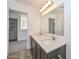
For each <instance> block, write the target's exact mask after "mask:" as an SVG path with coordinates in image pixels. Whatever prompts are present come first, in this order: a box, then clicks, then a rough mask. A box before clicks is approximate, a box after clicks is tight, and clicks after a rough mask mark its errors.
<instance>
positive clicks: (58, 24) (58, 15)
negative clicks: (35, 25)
mask: <svg viewBox="0 0 79 59" xmlns="http://www.w3.org/2000/svg"><path fill="white" fill-rule="evenodd" d="M49 17H51V18H54V19H55V34H57V35H64V32H63V31H64V29H63V27H64V23H63V22H64V11H63V10H62V12H61V11H59V12H58V11H57V12H54V11H52V12H51V13H48V14H47V15H44V16H41V22H40V25H41V31H43V32H49Z"/></svg>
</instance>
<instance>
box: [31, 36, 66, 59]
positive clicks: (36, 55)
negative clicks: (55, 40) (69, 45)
mask: <svg viewBox="0 0 79 59" xmlns="http://www.w3.org/2000/svg"><path fill="white" fill-rule="evenodd" d="M31 54H32V57H33V59H66V45H64V46H62V47H60V48H58V49H56V50H54V51H52V52H50V53H46V52H45V51H44V50H43V49H42V48H41V47H40V45H39V44H37V42H36V41H35V40H34V39H33V38H32V37H31Z"/></svg>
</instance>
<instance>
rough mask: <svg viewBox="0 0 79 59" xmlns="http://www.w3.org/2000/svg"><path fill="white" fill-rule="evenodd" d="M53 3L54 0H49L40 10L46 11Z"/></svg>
mask: <svg viewBox="0 0 79 59" xmlns="http://www.w3.org/2000/svg"><path fill="white" fill-rule="evenodd" d="M51 5H52V2H51V1H50V0H49V1H48V2H47V3H46V4H45V5H44V6H43V7H42V8H41V9H40V12H41V13H42V12H44V11H45V10H46V9H47V8H48V7H49V6H51Z"/></svg>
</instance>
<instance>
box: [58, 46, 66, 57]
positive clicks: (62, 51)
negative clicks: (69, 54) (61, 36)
mask: <svg viewBox="0 0 79 59" xmlns="http://www.w3.org/2000/svg"><path fill="white" fill-rule="evenodd" d="M58 57H61V58H62V59H66V45H65V46H63V47H61V48H59V51H58Z"/></svg>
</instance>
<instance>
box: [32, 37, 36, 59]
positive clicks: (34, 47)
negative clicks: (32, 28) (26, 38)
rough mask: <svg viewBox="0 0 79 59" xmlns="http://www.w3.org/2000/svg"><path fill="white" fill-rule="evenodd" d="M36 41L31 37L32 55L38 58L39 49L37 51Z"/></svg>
mask: <svg viewBox="0 0 79 59" xmlns="http://www.w3.org/2000/svg"><path fill="white" fill-rule="evenodd" d="M36 49H37V48H36V42H35V41H34V39H33V38H32V37H31V53H32V57H33V59H37V53H36V52H37V51H36Z"/></svg>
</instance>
